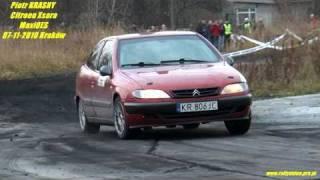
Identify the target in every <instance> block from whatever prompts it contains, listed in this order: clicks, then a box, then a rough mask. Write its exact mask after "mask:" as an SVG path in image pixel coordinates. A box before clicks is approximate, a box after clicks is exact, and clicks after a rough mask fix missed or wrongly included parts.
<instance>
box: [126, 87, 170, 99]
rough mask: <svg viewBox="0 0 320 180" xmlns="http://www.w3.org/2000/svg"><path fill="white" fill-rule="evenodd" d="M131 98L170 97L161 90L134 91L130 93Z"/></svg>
mask: <svg viewBox="0 0 320 180" xmlns="http://www.w3.org/2000/svg"><path fill="white" fill-rule="evenodd" d="M132 95H133V97H135V98H139V99H166V98H170V96H169V95H168V94H167V93H166V92H164V91H161V90H151V89H150V90H136V91H133V92H132Z"/></svg>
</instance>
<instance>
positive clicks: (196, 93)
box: [192, 89, 200, 96]
mask: <svg viewBox="0 0 320 180" xmlns="http://www.w3.org/2000/svg"><path fill="white" fill-rule="evenodd" d="M192 96H200V91H199V90H198V89H195V90H194V91H193V93H192Z"/></svg>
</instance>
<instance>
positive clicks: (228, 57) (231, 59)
mask: <svg viewBox="0 0 320 180" xmlns="http://www.w3.org/2000/svg"><path fill="white" fill-rule="evenodd" d="M224 60H225V61H226V62H227V63H228V64H229V65H230V66H233V65H234V59H233V58H232V57H230V56H226V57H224Z"/></svg>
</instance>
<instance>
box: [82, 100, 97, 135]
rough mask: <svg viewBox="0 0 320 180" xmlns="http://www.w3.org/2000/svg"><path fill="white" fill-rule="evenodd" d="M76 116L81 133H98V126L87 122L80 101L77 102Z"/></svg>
mask: <svg viewBox="0 0 320 180" xmlns="http://www.w3.org/2000/svg"><path fill="white" fill-rule="evenodd" d="M78 116H79V123H80V128H81V130H82V132H84V133H89V134H95V133H98V132H99V131H100V124H93V123H89V122H88V119H87V116H86V114H85V112H84V106H83V103H82V101H81V100H79V104H78Z"/></svg>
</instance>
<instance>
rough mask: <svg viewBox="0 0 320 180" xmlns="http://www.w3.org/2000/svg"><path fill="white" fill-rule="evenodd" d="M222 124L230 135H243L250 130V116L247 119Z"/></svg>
mask: <svg viewBox="0 0 320 180" xmlns="http://www.w3.org/2000/svg"><path fill="white" fill-rule="evenodd" d="M224 123H225V125H226V128H227V129H228V131H229V133H230V134H231V135H244V134H246V133H247V132H248V131H249V129H250V126H251V115H250V116H249V119H243V120H234V121H225V122H224Z"/></svg>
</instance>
